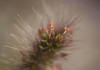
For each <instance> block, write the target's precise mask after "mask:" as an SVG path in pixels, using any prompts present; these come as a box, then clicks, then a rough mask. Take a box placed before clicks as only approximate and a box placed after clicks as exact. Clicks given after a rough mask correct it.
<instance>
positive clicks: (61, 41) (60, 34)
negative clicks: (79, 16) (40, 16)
mask: <svg viewBox="0 0 100 70" xmlns="http://www.w3.org/2000/svg"><path fill="white" fill-rule="evenodd" d="M37 31H38V39H36V40H35V42H33V46H32V49H31V51H29V52H28V53H29V55H28V56H26V55H25V54H24V51H21V54H22V63H23V64H22V67H21V68H20V70H47V69H46V66H47V65H48V64H51V63H52V62H53V59H54V58H55V57H56V53H57V52H59V51H60V50H62V48H65V47H69V45H70V44H71V43H72V41H73V39H72V34H73V29H72V27H71V26H67V25H66V26H65V25H64V26H58V25H57V24H55V25H54V24H53V23H49V24H47V26H46V27H43V26H42V27H40V28H39V29H38V30H37ZM62 55H63V56H67V54H62Z"/></svg>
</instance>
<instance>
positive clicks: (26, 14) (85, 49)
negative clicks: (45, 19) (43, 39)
mask: <svg viewBox="0 0 100 70" xmlns="http://www.w3.org/2000/svg"><path fill="white" fill-rule="evenodd" d="M41 1H42V0H0V70H11V68H12V66H13V64H14V62H10V60H9V59H11V58H13V57H15V58H18V57H16V56H17V54H16V53H15V52H14V51H11V49H8V48H4V47H3V45H5V44H6V40H7V39H8V35H9V33H10V32H11V31H14V30H13V29H14V27H13V24H16V16H17V14H21V16H22V17H23V18H24V19H25V20H27V21H28V22H29V23H32V24H34V25H33V27H34V28H35V26H39V25H38V24H36V23H34V21H33V20H35V17H34V16H35V13H33V12H32V6H33V7H34V9H36V10H37V11H39V12H40V13H41V12H43V9H42V8H43V7H42V3H41ZM46 3H47V5H49V6H50V7H51V8H52V10H53V12H57V11H60V14H62V13H63V11H65V10H67V11H68V12H69V13H68V14H69V16H72V14H73V15H79V16H80V17H81V20H80V22H78V24H77V25H76V28H77V29H76V33H75V39H76V40H78V42H77V41H76V42H75V45H73V47H75V48H76V49H73V50H72V51H71V53H72V54H71V55H70V56H69V58H68V61H67V62H65V61H64V60H60V61H59V62H58V63H60V64H61V66H62V68H63V69H62V70H100V55H99V54H100V43H99V42H100V37H99V36H100V28H99V26H100V14H99V12H100V7H99V6H100V1H99V0H46ZM60 5H64V8H62V9H61V8H60ZM66 13H67V12H66ZM33 18H34V19H33ZM34 28H33V29H34ZM12 52H13V53H12Z"/></svg>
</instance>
